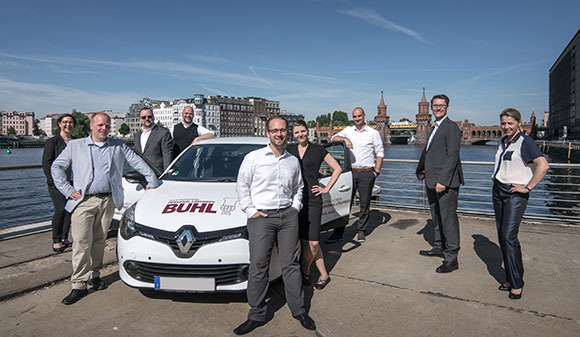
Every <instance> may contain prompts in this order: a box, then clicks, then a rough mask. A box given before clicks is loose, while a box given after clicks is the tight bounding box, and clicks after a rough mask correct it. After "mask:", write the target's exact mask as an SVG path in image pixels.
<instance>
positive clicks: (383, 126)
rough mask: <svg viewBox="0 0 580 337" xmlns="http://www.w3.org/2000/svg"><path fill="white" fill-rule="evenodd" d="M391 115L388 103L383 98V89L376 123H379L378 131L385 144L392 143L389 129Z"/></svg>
mask: <svg viewBox="0 0 580 337" xmlns="http://www.w3.org/2000/svg"><path fill="white" fill-rule="evenodd" d="M389 120H390V117H389V115H387V105H386V104H385V99H384V98H383V91H382V90H381V102H380V103H379V105H377V115H376V116H375V123H377V129H376V130H377V131H378V132H379V134H380V135H381V139H382V140H383V143H384V144H390V143H391V131H390V130H389Z"/></svg>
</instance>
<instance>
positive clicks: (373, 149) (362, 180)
mask: <svg viewBox="0 0 580 337" xmlns="http://www.w3.org/2000/svg"><path fill="white" fill-rule="evenodd" d="M352 120H353V122H354V125H352V126H349V127H347V128H345V129H343V130H342V131H340V132H339V133H337V134H336V135H334V136H332V138H331V140H333V141H339V142H345V144H346V147H347V148H349V149H350V154H351V164H352V180H353V187H352V188H353V190H352V193H353V194H352V195H353V197H354V194H355V193H356V190H357V189H358V194H359V197H360V216H359V219H358V236H357V240H358V241H359V242H364V241H365V240H366V237H365V231H366V229H367V225H368V222H369V208H370V205H371V195H372V193H373V186H374V185H375V179H376V178H377V177H378V176H379V175H380V174H381V167H382V166H383V157H384V156H385V154H384V153H385V152H384V149H383V141H382V139H381V135H380V134H379V132H378V131H377V130H375V129H373V128H371V127H369V126H368V125H367V124H366V122H365V112H364V110H363V109H362V108H360V107H356V108H354V110H352ZM344 227H345V226H342V227H338V228H336V229H335V230H334V232H333V233H332V235H331V236H330V237H329V238H328V239H326V242H329V243H331V242H337V241H341V240H342V236H343V234H344Z"/></svg>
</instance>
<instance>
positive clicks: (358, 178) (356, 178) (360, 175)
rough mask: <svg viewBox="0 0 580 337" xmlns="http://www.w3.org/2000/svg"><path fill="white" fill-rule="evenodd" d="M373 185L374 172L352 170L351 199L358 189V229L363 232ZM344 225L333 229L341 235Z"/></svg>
mask: <svg viewBox="0 0 580 337" xmlns="http://www.w3.org/2000/svg"><path fill="white" fill-rule="evenodd" d="M374 185H375V174H374V173H373V171H352V200H354V195H355V194H356V191H357V190H358V195H359V199H360V216H359V218H358V226H357V228H358V231H359V232H365V231H366V230H367V226H368V224H369V215H370V208H371V197H372V194H373V187H374ZM344 228H345V226H342V227H337V228H335V229H334V231H335V232H336V233H337V234H340V235H342V234H343V233H344Z"/></svg>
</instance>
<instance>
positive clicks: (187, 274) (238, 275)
mask: <svg viewBox="0 0 580 337" xmlns="http://www.w3.org/2000/svg"><path fill="white" fill-rule="evenodd" d="M123 266H124V267H125V270H126V271H127V273H128V274H129V275H130V276H131V277H132V278H134V279H136V280H139V281H141V282H146V283H154V282H155V280H154V278H155V276H165V277H183V278H197V277H199V278H203V277H211V278H215V283H216V286H220V285H230V284H236V283H240V282H244V281H247V280H248V268H249V265H248V264H230V265H184V264H167V263H150V262H140V261H125V263H124V264H123Z"/></svg>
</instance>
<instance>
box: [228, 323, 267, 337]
mask: <svg viewBox="0 0 580 337" xmlns="http://www.w3.org/2000/svg"><path fill="white" fill-rule="evenodd" d="M265 323H266V322H260V321H254V320H251V319H248V320H247V321H245V322H244V323H242V324H240V326H238V327H237V328H235V329H234V333H235V334H236V335H238V336H239V335H245V334H247V333H248V332H250V331H252V330H254V329H255V328H257V327H260V326H262V325H264V324H265Z"/></svg>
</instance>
